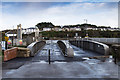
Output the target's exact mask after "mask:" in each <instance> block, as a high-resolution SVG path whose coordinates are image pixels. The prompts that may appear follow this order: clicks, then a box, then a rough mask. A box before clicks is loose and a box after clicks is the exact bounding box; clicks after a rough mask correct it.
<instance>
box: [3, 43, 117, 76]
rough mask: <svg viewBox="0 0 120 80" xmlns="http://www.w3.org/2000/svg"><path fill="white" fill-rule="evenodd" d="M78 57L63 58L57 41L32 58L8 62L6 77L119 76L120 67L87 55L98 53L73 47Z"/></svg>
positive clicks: (5, 69)
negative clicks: (49, 53) (49, 60)
mask: <svg viewBox="0 0 120 80" xmlns="http://www.w3.org/2000/svg"><path fill="white" fill-rule="evenodd" d="M72 47H73V49H74V53H75V56H74V57H73V58H67V57H64V56H63V55H62V54H61V52H60V50H59V48H58V46H57V44H56V43H54V42H53V43H52V44H49V43H47V44H46V45H45V47H44V48H43V49H42V51H40V52H38V54H37V55H36V56H35V57H33V58H28V59H27V58H25V59H24V58H17V59H14V60H11V61H9V62H6V64H4V66H7V67H6V68H3V74H2V77H3V78H118V66H117V65H115V64H114V63H113V62H112V61H110V60H109V59H106V61H104V62H103V61H102V60H98V59H89V58H87V57H92V56H99V54H96V53H93V52H89V51H85V50H82V49H79V48H77V47H75V46H72ZM48 49H51V61H52V62H51V64H50V65H49V64H48Z"/></svg>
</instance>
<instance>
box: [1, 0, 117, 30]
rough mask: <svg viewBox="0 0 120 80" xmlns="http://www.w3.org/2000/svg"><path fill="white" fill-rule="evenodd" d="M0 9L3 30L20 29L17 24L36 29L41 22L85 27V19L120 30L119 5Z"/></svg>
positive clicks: (30, 5) (7, 6) (57, 4)
mask: <svg viewBox="0 0 120 80" xmlns="http://www.w3.org/2000/svg"><path fill="white" fill-rule="evenodd" d="M86 1H87V0H86ZM94 1H95V0H94ZM104 1H105V0H104ZM116 1H117V0H116ZM1 9H2V11H1V12H2V15H1V14H0V18H2V20H0V25H1V26H2V27H0V30H5V29H13V26H14V28H17V25H18V24H21V25H22V28H28V27H34V26H35V25H36V24H37V23H40V22H52V23H53V24H54V25H61V26H63V25H75V24H83V23H85V21H84V19H87V20H88V23H89V24H94V25H98V26H111V27H118V2H2V4H0V10H1Z"/></svg>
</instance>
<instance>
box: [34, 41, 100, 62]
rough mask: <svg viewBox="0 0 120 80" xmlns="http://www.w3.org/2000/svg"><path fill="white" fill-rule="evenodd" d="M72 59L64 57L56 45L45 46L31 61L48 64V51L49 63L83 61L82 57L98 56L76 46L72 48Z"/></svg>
mask: <svg viewBox="0 0 120 80" xmlns="http://www.w3.org/2000/svg"><path fill="white" fill-rule="evenodd" d="M72 47H73V49H74V57H73V58H68V57H64V56H63V55H62V53H61V51H60V49H59V47H58V45H57V43H52V44H46V45H45V47H44V48H43V49H42V50H41V51H39V52H38V53H37V55H36V56H35V57H34V58H33V59H32V61H33V62H39V61H43V60H44V61H46V62H48V50H49V49H50V54H51V61H52V62H53V61H67V62H68V61H83V57H92V56H100V54H98V53H94V52H90V51H85V50H82V49H80V48H78V47H76V46H73V45H72Z"/></svg>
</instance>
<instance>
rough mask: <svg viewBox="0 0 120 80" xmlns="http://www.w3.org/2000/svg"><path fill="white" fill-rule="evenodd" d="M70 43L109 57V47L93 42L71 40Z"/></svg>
mask: <svg viewBox="0 0 120 80" xmlns="http://www.w3.org/2000/svg"><path fill="white" fill-rule="evenodd" d="M70 43H71V44H72V45H75V46H77V47H80V48H82V49H85V50H91V51H93V52H97V53H100V54H104V55H108V54H109V46H107V45H106V44H103V43H100V42H96V41H92V40H71V41H70Z"/></svg>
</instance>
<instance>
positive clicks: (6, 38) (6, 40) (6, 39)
mask: <svg viewBox="0 0 120 80" xmlns="http://www.w3.org/2000/svg"><path fill="white" fill-rule="evenodd" d="M8 40H9V37H7V36H5V49H7V42H8Z"/></svg>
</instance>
